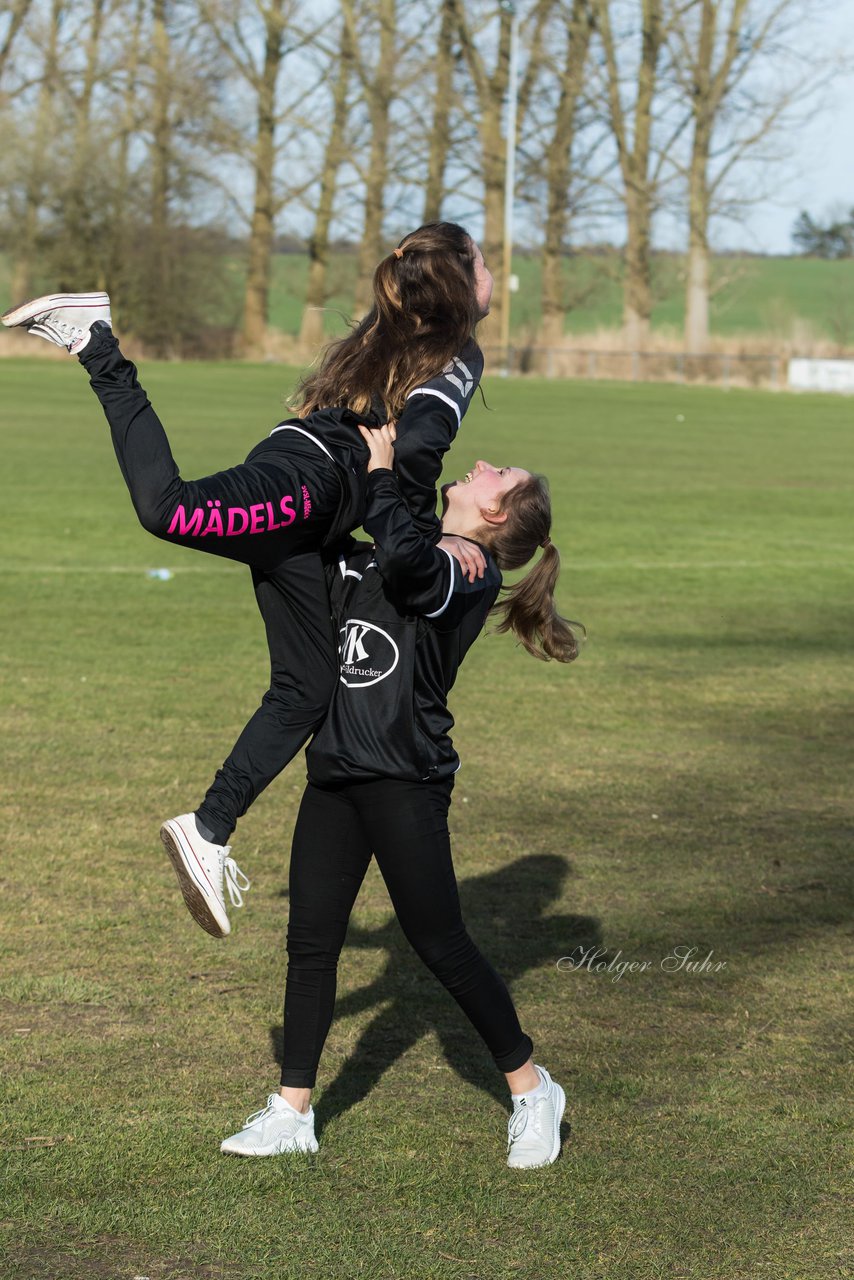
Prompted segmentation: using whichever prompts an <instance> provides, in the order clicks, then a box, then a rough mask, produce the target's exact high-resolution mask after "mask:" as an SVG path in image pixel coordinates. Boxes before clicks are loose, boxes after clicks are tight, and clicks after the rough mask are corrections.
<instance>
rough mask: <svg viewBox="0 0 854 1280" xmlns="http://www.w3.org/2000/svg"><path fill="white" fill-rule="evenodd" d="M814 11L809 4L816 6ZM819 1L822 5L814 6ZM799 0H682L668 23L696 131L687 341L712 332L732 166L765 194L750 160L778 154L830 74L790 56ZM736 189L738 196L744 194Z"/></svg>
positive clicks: (799, 22) (824, 64)
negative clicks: (745, 167) (713, 282)
mask: <svg viewBox="0 0 854 1280" xmlns="http://www.w3.org/2000/svg"><path fill="white" fill-rule="evenodd" d="M814 7H815V6H814ZM819 7H820V6H819ZM804 17H805V5H804V0H688V2H687V3H682V4H681V5H677V4H674V6H673V12H672V15H671V20H670V23H669V44H670V47H671V52H672V65H673V68H674V72H675V75H676V77H677V80H678V83H679V85H680V88H681V91H682V94H683V95H684V100H685V101H686V102H687V103H688V104H689V109H690V112H691V119H692V134H691V143H690V151H689V155H688V159H687V162H686V163H685V165H684V166H683V169H684V171H685V176H686V179H687V192H688V268H687V279H686V288H685V345H686V347H687V348H688V350H689V351H703V350H704V349H705V347H706V346H707V344H708V338H709V297H710V258H711V254H710V249H709V224H710V221H711V219H712V218H713V217H714V215H715V214H716V213H717V212H720V211H721V210H722V209H724V208H725V206H726V200H727V188H728V184H729V182H730V179H731V178H732V176H733V170H734V169H735V168H736V167H737V166H738V165H739V164H740V163H741V161H742V160H745V159H748V158H749V159H750V160H751V161H752V162H753V174H754V176H753V178H752V183H753V193H754V196H753V198H758V197H760V196H761V195H762V194H763V193H762V185H761V182H757V180H756V177H755V174H756V165H757V164H758V163H760V162H761V161H763V160H766V161H767V160H770V159H772V158H775V152H774V149H773V142H774V137H775V134H777V133H778V132H779V130H780V126H781V125H783V124H787V123H792V112H793V110H794V109H795V108H797V107H798V106H799V105H801V106H803V104H804V102H805V101H806V99H808V98H809V96H810V95H811V94H812V93H813V91H814V90H815V88H816V86H817V85H818V84H820V83H824V82H825V81H826V80H827V77H828V73H829V71H830V70H831V67H830V66H829V64H828V59H827V58H826V57H822V56H820V55H819V56H816V55H815V53H813V54H812V56H811V57H810V59H809V61H804V60H801V59H800V58H799V57H798V56H797V53H796V48H795V42H796V40H797V39H798V38H799V37H798V35H797V34H796V33H797V32H801V31H802V30H803V20H804ZM750 198H751V197H750V195H749V194H747V193H745V192H743V191H742V193H741V197H740V201H739V202H742V201H743V200H745V199H747V200H750Z"/></svg>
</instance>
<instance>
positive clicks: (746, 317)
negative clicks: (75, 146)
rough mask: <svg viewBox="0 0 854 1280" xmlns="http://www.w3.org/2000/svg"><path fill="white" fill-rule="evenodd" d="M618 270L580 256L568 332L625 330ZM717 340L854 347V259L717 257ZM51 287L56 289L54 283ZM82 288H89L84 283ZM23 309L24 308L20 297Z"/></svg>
mask: <svg viewBox="0 0 854 1280" xmlns="http://www.w3.org/2000/svg"><path fill="white" fill-rule="evenodd" d="M514 270H515V271H516V273H517V274H518V276H519V279H520V285H521V287H520V290H519V292H518V293H517V294H516V295H515V296H514V299H513V307H512V329H513V333H514V334H515V335H516V336H517V337H520V338H521V337H525V336H527V335H529V334H531V333H532V332H533V331H535V330H536V327H537V324H538V321H539V313H540V280H539V264H538V261H537V260H536V259H535V258H527V257H526V258H517V260H516V261H515V262H514ZM616 271H617V268H616V264H615V263H613V262H609V261H608V260H607V259H606V258H599V257H589V256H588V257H584V256H579V257H578V258H573V259H569V260H567V262H566V264H565V282H566V290H567V298H568V299H569V300H571V301H572V302H573V309H572V310H571V311H570V312H569V314H568V317H567V331H568V332H571V333H588V332H591V331H593V330H595V329H598V328H600V327H606V328H608V327H614V326H617V325H619V323H620V311H621V295H620V284H619V280H618V279H617V278H616ZM306 273H307V260H306V259H305V258H304V257H300V256H297V255H291V254H280V255H278V256H277V257H276V259H275V262H274V272H273V290H272V297H271V305H270V321H271V323H272V325H273V326H274V327H276V328H278V329H281V330H282V331H284V332H285V333H291V334H295V333H297V332H298V330H299V325H300V318H301V314H302V306H303V297H304V293H305V281H306ZM681 273H682V265H681V263H680V262H679V261H678V260H677V259H673V258H669V257H660V258H658V259H657V261H656V295H657V297H658V299H659V300H658V302H657V303H656V306H655V310H654V312H653V325H654V327H655V328H658V329H662V328H670V329H677V330H678V329H680V328H681V326H682V324H683V320H684V303H683V292H682V279H681ZM355 274H356V261H355V258H354V257H353V256H352V255H349V256H348V255H343V254H339V255H336V256H334V257H333V261H332V268H331V273H330V288H331V290H332V296H331V297H330V299H329V302H328V315H327V318H326V327H327V331H328V332H329V333H330V334H333V333H338V332H342V331H343V329H344V321H343V319H342V316H348V315H350V313H351V311H352V292H353V282H354V280H355ZM225 277H226V296H227V297H228V298H229V299H230V301H229V302H228V303H227V304H226V307H225V314H219V315H218V316H217V317H216V319H217V321H218V323H220V324H222V323H225V324H233V325H237V324H239V322H240V314H241V289H242V267H241V265H240V264H239V263H237V262H234V261H232V262H228V263H227V264H226V266H225ZM714 278H715V282H716V284H715V287H716V288H717V286H718V285H719V284H720V285H721V287H720V290H719V292H717V293H716V295H715V297H714V299H713V302H712V332H713V334H717V335H720V336H722V337H723V336H728V337H736V338H737V337H741V336H744V337H749V335H750V334H751V333H755V334H759V333H763V334H772V335H775V336H777V337H779V338H781V339H788V338H800V339H801V340H802V341H809V339H810V337H813V338H816V339H829V340H831V341H834V342H838V343H841V344H843V345H846V344H850V345H854V260H852V261H844V262H825V261H821V260H818V259H807V258H718V259H716V260H715V264H714ZM43 286H44V288H46V289H49V288H50V287H51V282H50V281H47V280H45V281H44V282H43ZM80 287H81V288H82V287H84V282H81V285H80ZM0 295H2V297H4V298H5V297H8V265H7V262H6V260H5V259H4V258H3V257H2V256H0ZM15 301H19V300H18V299H15Z"/></svg>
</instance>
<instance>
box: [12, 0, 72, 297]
mask: <svg viewBox="0 0 854 1280" xmlns="http://www.w3.org/2000/svg"><path fill="white" fill-rule="evenodd" d="M64 9H65V0H53V3H52V5H51V12H50V27H49V30H48V36H47V46H46V48H45V57H44V69H43V71H42V79H41V84H40V85H39V97H38V106H37V107H36V126H35V132H34V134H33V139H32V153H31V156H30V163H29V166H28V171H27V180H26V190H25V193H24V211H23V216H22V218H21V221H20V224H19V229H18V235H17V237H16V241H15V250H14V266H13V269H12V282H11V287H12V297H13V298H14V299H15V300H16V301H19V302H24V301H26V299H27V298H30V297H32V294H33V261H34V259H35V254H36V245H37V242H38V234H39V214H40V211H41V206H42V198H43V195H44V188H45V180H46V176H47V172H48V169H47V166H48V165H49V164H50V153H51V149H52V144H53V137H54V130H55V127H56V124H55V122H56V94H57V90H58V88H59V30H60V27H61V26H62V19H63V13H64Z"/></svg>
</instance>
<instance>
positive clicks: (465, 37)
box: [456, 0, 555, 343]
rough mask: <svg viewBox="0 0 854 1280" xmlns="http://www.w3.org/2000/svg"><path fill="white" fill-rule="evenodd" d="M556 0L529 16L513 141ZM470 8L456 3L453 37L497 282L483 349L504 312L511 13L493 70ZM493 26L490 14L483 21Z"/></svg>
mask: <svg viewBox="0 0 854 1280" xmlns="http://www.w3.org/2000/svg"><path fill="white" fill-rule="evenodd" d="M554 3H555V0H535V3H534V5H533V7H532V9H531V10H530V12H529V14H528V15H527V19H526V22H525V31H526V34H527V38H528V39H527V42H528V49H529V52H528V58H527V63H526V67H525V71H524V74H523V77H522V83H521V85H520V88H519V99H518V108H517V113H516V132H517V138H518V137H519V135H520V134H521V132H522V130H523V128H524V125H525V116H526V113H527V109H528V106H529V103H530V100H531V96H532V94H533V92H534V87H535V85H536V82H537V78H538V76H539V75H540V73H541V70H542V57H541V54H542V36H543V30H544V28H545V25H546V22H547V20H548V17H549V14H550V12H551V10H552V8H553V7H554ZM467 9H468V6H466V7H465V8H464V6H463V5H462V4H460V3H457V6H456V13H457V31H458V34H459V39H460V43H461V45H462V49H463V53H464V56H465V60H466V65H467V67H468V70H469V74H470V76H471V82H472V86H473V89H474V94H475V98H476V104H477V132H478V138H479V143H480V148H479V156H478V160H479V170H480V177H481V180H482V182H483V209H484V230H483V244H482V248H483V254H484V257H485V259H486V261H487V262H488V263H489V266H490V268H491V270H492V272H493V275H494V276H495V291H494V293H493V301H492V307H491V310H490V314H489V319H488V321H487V322H486V324H485V325H484V326H483V327H482V330H481V332H482V334H483V339H484V341H485V342H486V343H490V342H497V341H498V339H499V335H500V334H501V330H502V313H503V309H504V304H503V293H504V265H503V260H504V254H503V247H504V200H505V177H506V138H505V136H504V133H503V131H502V117H503V113H504V103H505V100H506V97H507V91H508V87H509V79H510V32H511V24H512V21H513V17H512V13H511V7H510V6H503V7H502V8H501V10H500V17H499V28H498V39H497V44H496V46H495V61H494V63H493V66H492V70H490V69H489V67H488V65H487V60H486V58H485V56H484V53H483V52H482V45H483V41H482V40H481V39H479V36H481V34H482V26H481V28H480V29H479V28H477V27H476V26H475V25H474V21H473V18H472V17H471V16H470V15H469V13H468V12H467ZM489 20H494V11H491V12H490V13H489V14H488V15H487V21H489Z"/></svg>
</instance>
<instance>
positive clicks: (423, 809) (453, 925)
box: [281, 779, 533, 1088]
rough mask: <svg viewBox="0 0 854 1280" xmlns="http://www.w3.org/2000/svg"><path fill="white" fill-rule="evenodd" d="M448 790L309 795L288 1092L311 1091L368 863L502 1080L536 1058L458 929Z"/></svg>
mask: <svg viewBox="0 0 854 1280" xmlns="http://www.w3.org/2000/svg"><path fill="white" fill-rule="evenodd" d="M451 787H452V783H451V782H449V783H418V782H400V781H394V780H391V779H388V780H386V779H383V780H378V781H376V782H361V783H355V784H353V785H352V786H348V787H342V788H335V789H331V788H320V787H315V786H312V785H311V783H309V785H308V787H307V788H306V790H305V793H304V795H303V798H302V803H301V805H300V811H299V815H298V817H297V823H296V827H295V829H294V838H293V847H292V851H291V868H290V916H289V919H288V975H287V985H286V989H285V1015H284V1016H285V1033H284V1056H283V1065H282V1078H281V1080H282V1084H283V1085H291V1086H294V1087H309V1088H310V1087H312V1086H313V1085H314V1084H315V1080H316V1075H317V1065H318V1062H319V1061H320V1055H321V1051H322V1049H323V1045H324V1042H325V1040H326V1036H327V1033H328V1031H329V1027H330V1024H331V1022H332V1015H333V1010H334V1006H335V989H336V971H337V965H338V956H339V955H340V952H341V948H342V946H343V944H344V937H345V934H346V932H347V922H348V920H349V918H350V912H351V910H352V908H353V903H354V902H355V900H356V896H357V894H358V892H359V887H360V886H361V883H362V880H363V879H364V876H365V872H366V871H367V869H368V864H369V863H370V860H371V853H372V852H373V854H374V856H375V857H376V860H377V865H378V866H379V869H380V872H381V874H382V877H383V879H384V880H385V883H386V886H387V888H388V891H389V895H390V897H391V900H392V903H393V905H394V909H395V911H396V913H397V918H398V920H399V921H400V925H401V927H402V929H403V932H404V934H405V935H406V937H407V939H408V940H409V942H410V943H411V944H412V946H413V947H414V949H415V951H416V952H417V953H418V955H419V956H420V957H421V959H422V960H423V961H424V963H425V964H426V965H427V966H428V968H429V969H430V970H431V971H432V972H433V973H434V974H435V976H436V977H437V978H438V979H439V981H440V982H441V983H442V985H443V986H444V987H445V988H446V989H447V990H448V991H449V992H450V994H451V995H452V996H453V997H454V999H455V1000H456V1001H457V1003H458V1004H459V1006H460V1008H461V1009H462V1010H463V1012H464V1013H465V1014H466V1015H467V1017H468V1018H469V1019H470V1021H471V1023H472V1025H473V1026H474V1027H475V1029H476V1030H477V1031H478V1032H479V1033H480V1035H481V1036H482V1038H483V1040H484V1042H485V1044H486V1047H487V1049H488V1050H489V1052H490V1053H491V1054H492V1057H493V1059H494V1061H495V1064H496V1066H497V1067H498V1068H499V1070H501V1071H504V1072H508V1071H515V1070H517V1068H519V1067H521V1066H523V1065H524V1063H526V1062H527V1061H528V1059H529V1058H530V1056H531V1054H532V1052H533V1045H532V1043H531V1040H530V1039H529V1037H528V1036H527V1035H525V1033H524V1032H523V1031H522V1028H521V1027H520V1025H519V1019H518V1017H517V1014H516V1010H515V1008H514V1005H513V1001H512V999H511V998H510V993H509V992H508V990H507V987H506V986H505V984H504V982H503V981H502V979H501V978H500V977H499V976H498V974H497V973H496V972H495V970H494V969H493V968H492V966H491V965H490V964H489V962H488V961H487V960H486V959H485V958H484V957H483V955H482V954H481V953H480V951H479V950H478V948H477V947H476V946H475V944H474V942H473V941H472V939H471V938H470V937H469V935H468V932H467V931H466V927H465V924H464V923H463V919H462V915H461V912H460V902H459V896H458V893H457V882H456V877H455V875H454V867H453V862H452V860H451V846H450V837H449V834H448V807H449V804H450V798H451Z"/></svg>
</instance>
